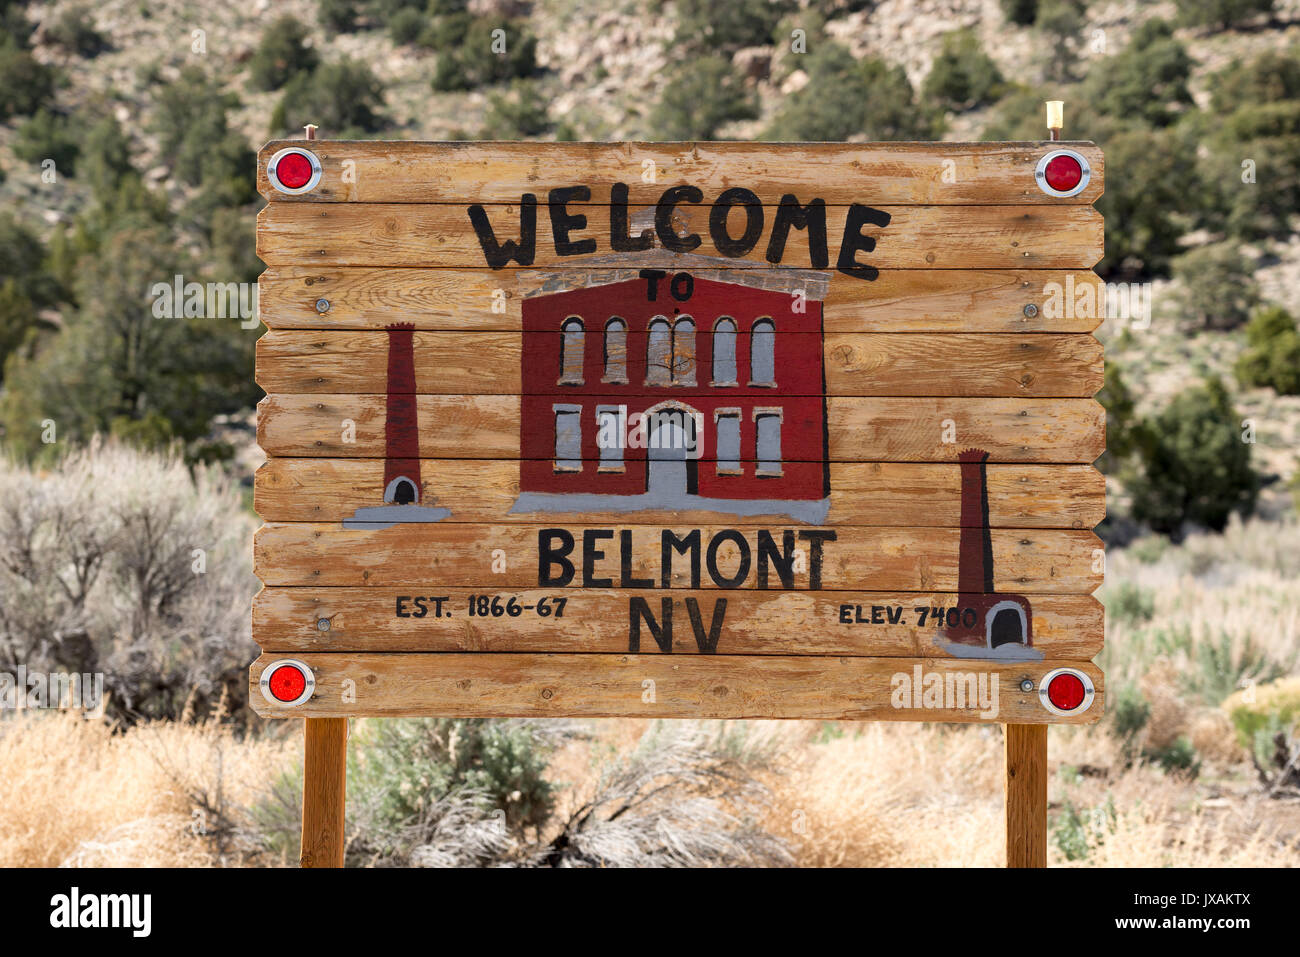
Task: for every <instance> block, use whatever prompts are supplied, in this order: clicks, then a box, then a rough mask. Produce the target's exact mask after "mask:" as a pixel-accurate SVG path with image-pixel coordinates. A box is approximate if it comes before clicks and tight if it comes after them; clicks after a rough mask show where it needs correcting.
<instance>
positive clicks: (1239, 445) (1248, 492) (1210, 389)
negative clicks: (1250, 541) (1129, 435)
mask: <svg viewBox="0 0 1300 957" xmlns="http://www.w3.org/2000/svg"><path fill="white" fill-rule="evenodd" d="M1241 428H1242V426H1241V417H1240V416H1239V415H1238V414H1237V410H1236V409H1235V408H1233V405H1232V400H1231V399H1230V398H1229V396H1228V392H1227V390H1226V389H1225V388H1224V386H1223V383H1222V382H1221V381H1219V379H1218V378H1212V379H1209V380H1208V381H1207V382H1206V383H1205V384H1204V385H1201V386H1196V387H1193V388H1189V389H1185V390H1183V391H1182V392H1180V393H1178V394H1177V395H1176V396H1174V398H1173V400H1172V401H1171V402H1170V403H1169V405H1168V406H1166V407H1165V408H1164V410H1163V411H1161V412H1160V413H1159V414H1158V415H1157V416H1155V418H1154V419H1151V420H1148V421H1146V422H1144V423H1143V426H1142V430H1141V431H1142V434H1141V439H1140V443H1139V445H1140V450H1139V458H1140V460H1141V466H1142V478H1141V480H1140V481H1138V482H1136V483H1134V487H1133V490H1132V491H1133V517H1134V518H1135V519H1137V520H1138V521H1140V522H1146V523H1147V524H1148V525H1150V527H1151V528H1152V529H1154V530H1155V531H1157V532H1162V533H1164V534H1168V535H1171V536H1174V537H1175V538H1178V537H1181V534H1182V529H1183V527H1184V526H1185V525H1188V524H1191V525H1197V526H1203V527H1206V528H1211V529H1214V530H1215V531H1222V530H1223V527H1224V526H1225V525H1226V524H1227V522H1228V517H1229V516H1230V515H1231V514H1233V513H1234V512H1237V513H1240V514H1242V515H1248V514H1250V512H1251V511H1252V510H1253V509H1254V505H1255V499H1256V497H1257V495H1258V492H1259V483H1260V479H1259V475H1258V474H1257V473H1256V471H1255V469H1254V468H1253V467H1252V466H1251V462H1250V446H1249V445H1248V444H1247V443H1245V442H1243V441H1242V440H1241Z"/></svg>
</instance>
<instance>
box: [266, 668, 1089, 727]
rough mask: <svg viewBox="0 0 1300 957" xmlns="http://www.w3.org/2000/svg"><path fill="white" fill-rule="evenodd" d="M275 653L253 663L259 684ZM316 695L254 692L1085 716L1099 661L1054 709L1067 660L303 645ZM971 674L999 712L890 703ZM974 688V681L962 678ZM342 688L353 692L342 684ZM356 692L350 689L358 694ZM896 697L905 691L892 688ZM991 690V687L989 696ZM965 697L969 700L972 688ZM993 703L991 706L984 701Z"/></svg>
mask: <svg viewBox="0 0 1300 957" xmlns="http://www.w3.org/2000/svg"><path fill="white" fill-rule="evenodd" d="M274 658H275V656H273V655H263V656H262V657H260V658H258V660H257V661H256V662H254V664H253V667H252V668H251V669H250V678H251V680H252V682H253V683H254V684H256V682H257V679H258V677H259V676H260V674H261V670H262V668H263V667H265V666H266V665H267V664H268V663H269V662H270V661H272V660H274ZM303 660H304V661H305V662H306V663H307V664H308V665H310V666H311V668H312V670H313V671H314V672H315V674H316V695H315V696H314V697H313V698H312V699H311V700H310V701H307V702H306V703H304V704H302V705H298V706H297V707H294V708H290V709H286V708H277V707H275V706H272V705H270V704H268V703H267V702H266V700H265V699H264V698H262V696H261V695H260V694H254V695H253V701H254V709H255V710H256V711H257V712H258V714H261V715H263V716H265V717H286V716H292V717H299V716H312V717H327V716H339V715H357V716H362V717H402V716H407V715H429V716H460V717H474V718H479V717H481V718H491V717H538V718H560V717H592V718H598V717H626V716H635V717H646V718H814V719H827V720H890V721H1013V722H1016V723H1029V722H1034V723H1039V722H1041V723H1043V724H1049V723H1050V724H1087V723H1091V722H1093V721H1096V720H1097V719H1098V718H1100V717H1101V715H1102V710H1103V708H1102V704H1103V684H1102V675H1101V672H1100V671H1099V670H1098V669H1097V668H1096V667H1094V666H1093V665H1091V664H1089V663H1086V662H1069V663H1068V664H1070V666H1071V667H1076V668H1078V669H1079V670H1080V671H1082V672H1085V673H1086V674H1088V675H1089V676H1090V677H1091V678H1092V680H1093V682H1094V684H1095V685H1096V688H1097V700H1096V701H1095V702H1094V703H1093V704H1092V706H1091V707H1090V708H1089V709H1088V710H1087V711H1086V712H1084V713H1083V714H1079V715H1072V716H1069V717H1061V716H1058V715H1054V714H1051V713H1050V712H1048V711H1047V709H1046V708H1044V707H1043V706H1042V704H1041V703H1040V702H1039V700H1038V695H1037V693H1035V692H1024V691H1021V690H1020V688H1019V682H1020V680H1021V679H1022V678H1025V677H1027V678H1030V679H1031V680H1033V681H1034V683H1035V685H1037V683H1038V679H1040V678H1041V677H1042V675H1043V674H1045V673H1046V672H1047V671H1048V670H1049V669H1050V668H1052V667H1056V666H1059V665H1061V664H1064V663H1063V662H1050V663H1049V662H1016V663H1012V664H1007V663H995V662H987V661H953V660H951V659H919V658H918V659H913V658H807V657H802V658H800V657H745V658H720V657H717V656H714V655H690V656H676V655H515V654H492V655H485V654H445V655H402V654H342V653H340V654H308V655H305V656H304V658H303ZM917 667H920V668H921V669H922V671H921V675H922V678H923V679H924V676H926V675H928V674H932V673H934V674H938V675H940V676H941V677H944V679H945V681H946V676H948V675H952V678H953V682H952V684H953V687H954V689H955V687H956V685H957V683H958V680H957V679H958V676H959V675H962V676H967V675H968V676H973V677H974V679H975V681H976V682H977V683H978V681H979V678H980V676H988V677H986V678H985V687H986V688H990V687H991V686H990V685H989V682H991V681H993V679H994V676H996V680H997V688H998V704H997V709H996V713H995V714H993V715H992V716H989V715H988V713H987V710H986V712H985V716H984V717H981V716H980V710H979V707H978V705H976V707H957V706H956V704H957V699H956V698H955V694H954V696H953V697H951V698H948V699H947V703H948V704H949V706H948V707H939V708H925V707H909V708H898V707H894V704H893V701H892V700H891V698H893V690H894V689H893V687H892V686H893V685H894V684H895V681H896V679H895V676H896V675H899V676H902V678H899V679H897V681H898V682H900V683H901V681H902V680H903V678H906V679H908V680H910V679H911V678H912V676H913V675H914V674H915V671H914V670H913V669H915V668H917ZM965 687H969V683H965ZM345 691H347V692H348V694H347V695H345V693H344V692H345ZM353 699H354V700H353ZM896 700H901V699H896ZM987 700H989V701H991V694H990V695H989V696H988V699H987ZM967 704H969V699H967ZM989 710H991V709H989Z"/></svg>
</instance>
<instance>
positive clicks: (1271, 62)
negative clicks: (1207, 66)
mask: <svg viewBox="0 0 1300 957" xmlns="http://www.w3.org/2000/svg"><path fill="white" fill-rule="evenodd" d="M1209 86H1210V110H1209V113H1208V114H1207V118H1206V120H1205V121H1204V123H1203V124H1202V125H1203V127H1204V130H1203V133H1202V134H1201V135H1202V139H1203V141H1204V143H1205V146H1206V149H1207V151H1208V155H1207V156H1206V157H1205V158H1204V159H1203V160H1202V165H1203V167H1204V171H1203V174H1202V178H1203V179H1204V181H1205V185H1206V187H1207V189H1209V190H1210V194H1209V196H1208V197H1207V199H1208V200H1209V203H1208V205H1209V206H1210V207H1211V210H1212V212H1213V214H1214V217H1215V218H1214V219H1213V221H1212V222H1211V224H1210V225H1211V226H1212V227H1213V228H1215V229H1217V230H1222V231H1225V232H1228V233H1230V234H1231V235H1235V236H1239V237H1241V238H1243V239H1247V240H1252V239H1259V238H1261V237H1265V236H1271V235H1286V234H1288V233H1289V232H1290V221H1291V217H1292V216H1293V215H1294V214H1295V211H1296V210H1297V209H1300V56H1296V55H1295V54H1293V53H1292V54H1287V53H1277V52H1271V51H1270V52H1267V53H1264V54H1262V55H1261V56H1259V57H1256V58H1255V59H1254V60H1251V61H1248V62H1243V63H1237V64H1234V65H1233V66H1231V67H1229V68H1227V69H1226V70H1223V71H1220V72H1219V73H1216V74H1214V75H1213V76H1212V77H1211V78H1210V83H1209Z"/></svg>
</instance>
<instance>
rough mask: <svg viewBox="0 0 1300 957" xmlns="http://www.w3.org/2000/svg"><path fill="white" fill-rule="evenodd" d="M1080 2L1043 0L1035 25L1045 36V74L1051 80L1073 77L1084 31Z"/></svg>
mask: <svg viewBox="0 0 1300 957" xmlns="http://www.w3.org/2000/svg"><path fill="white" fill-rule="evenodd" d="M1084 13H1085V5H1084V3H1083V0H1042V2H1040V3H1039V5H1038V14H1037V16H1035V18H1034V24H1035V26H1036V27H1037V28H1038V30H1039V31H1040V32H1041V33H1043V34H1045V35H1046V37H1047V41H1048V42H1047V59H1046V71H1045V72H1046V74H1047V77H1048V79H1051V80H1070V79H1073V78H1074V73H1075V71H1074V65H1075V64H1076V63H1078V62H1079V57H1078V52H1077V47H1078V44H1079V40H1080V37H1081V36H1082V35H1083V28H1084V26H1085V25H1086V21H1085V19H1084Z"/></svg>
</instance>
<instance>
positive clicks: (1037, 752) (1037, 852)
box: [1004, 682, 1095, 867]
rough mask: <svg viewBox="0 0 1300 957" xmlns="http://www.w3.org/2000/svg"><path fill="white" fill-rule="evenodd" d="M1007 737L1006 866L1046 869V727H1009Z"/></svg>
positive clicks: (1006, 730) (1031, 725) (1005, 745)
mask: <svg viewBox="0 0 1300 957" xmlns="http://www.w3.org/2000/svg"><path fill="white" fill-rule="evenodd" d="M1034 683H1035V685H1037V684H1038V682H1034ZM1094 707H1095V705H1094ZM1044 710H1046V709H1044ZM1091 710H1092V709H1091V708H1090V709H1089V711H1091ZM1005 735H1006V737H1005V744H1004V747H1005V751H1006V772H1005V773H1006V776H1005V778H1004V781H1005V788H1004V796H1005V809H1006V821H1007V867H1046V866H1047V725H1046V724H1039V723H1034V724H1008V725H1007V726H1006V728H1005Z"/></svg>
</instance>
